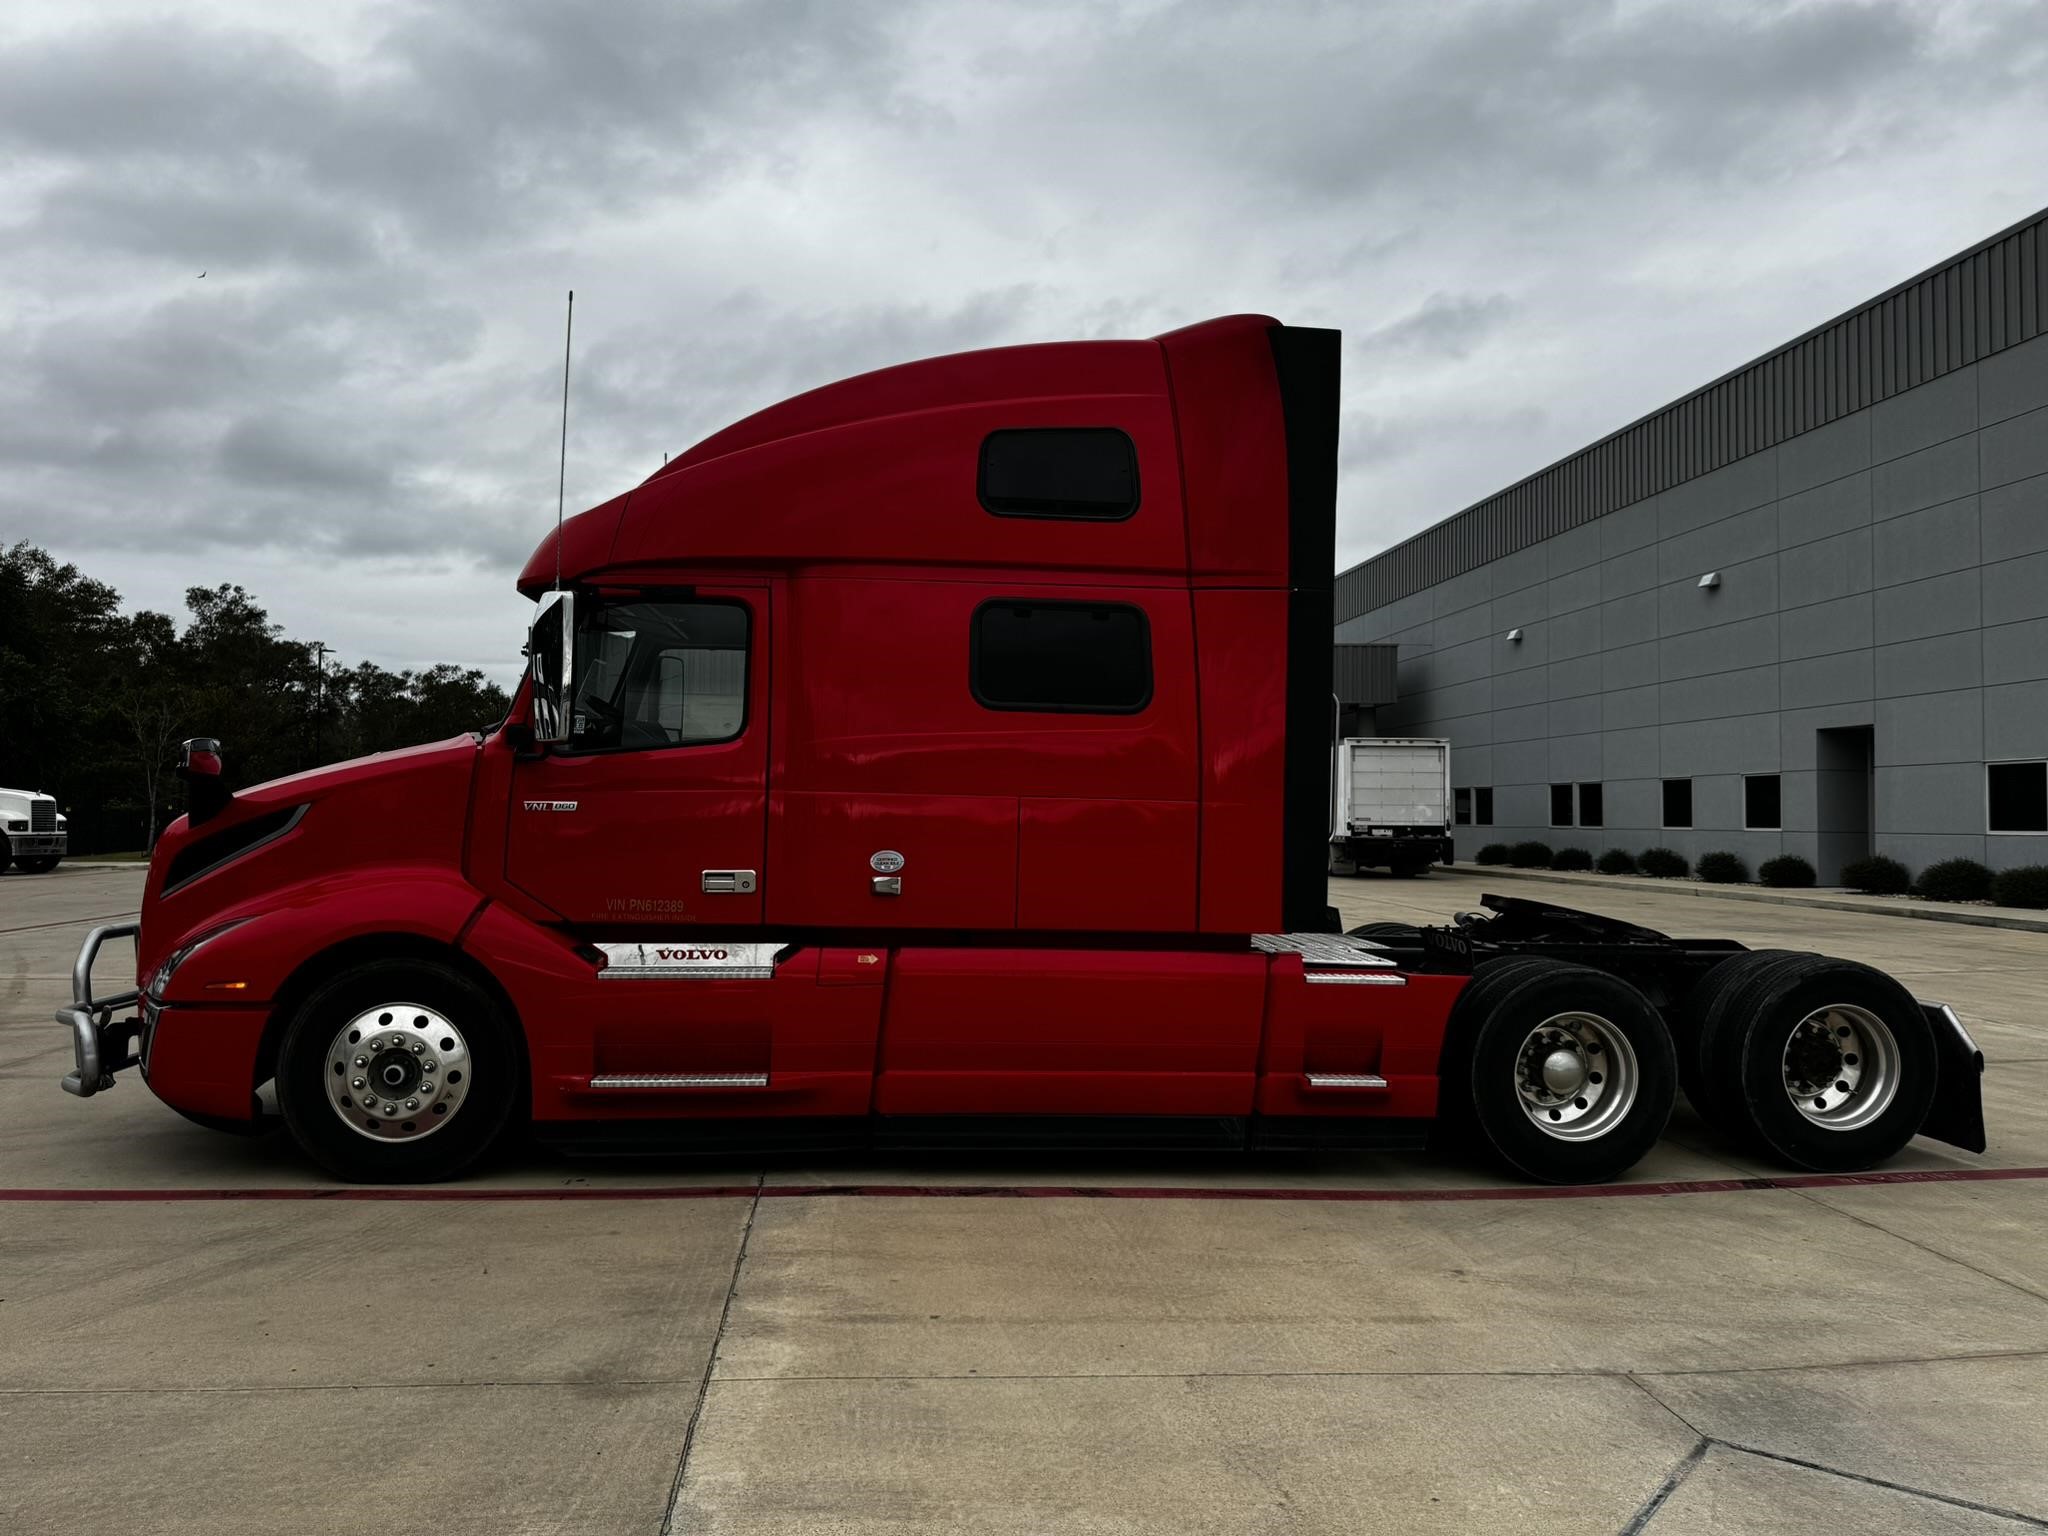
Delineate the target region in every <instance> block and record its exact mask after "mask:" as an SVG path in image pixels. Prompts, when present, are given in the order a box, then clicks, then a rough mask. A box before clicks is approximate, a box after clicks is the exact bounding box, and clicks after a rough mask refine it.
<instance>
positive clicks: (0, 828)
mask: <svg viewBox="0 0 2048 1536" xmlns="http://www.w3.org/2000/svg"><path fill="white" fill-rule="evenodd" d="M70 838H71V832H70V828H69V825H68V823H67V822H66V821H65V818H64V817H63V816H62V815H60V814H59V813H58V810H57V802H56V801H55V800H54V799H53V798H51V797H50V796H49V795H43V794H37V793H36V792H35V791H34V790H28V789H0V874H4V873H5V872H6V870H7V867H8V865H10V864H12V865H13V866H15V867H16V868H17V869H19V870H21V872H22V873H23V874H28V875H47V874H48V873H49V872H50V871H51V870H53V869H55V868H56V867H57V861H58V860H59V859H61V858H63V857H64V855H65V854H66V853H67V852H69V847H68V844H69V842H70Z"/></svg>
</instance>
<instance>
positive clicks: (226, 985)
mask: <svg viewBox="0 0 2048 1536" xmlns="http://www.w3.org/2000/svg"><path fill="white" fill-rule="evenodd" d="M206 990H207V991H209V992H246V991H248V990H249V983H247V982H246V981H209V982H208V983H207V984H206Z"/></svg>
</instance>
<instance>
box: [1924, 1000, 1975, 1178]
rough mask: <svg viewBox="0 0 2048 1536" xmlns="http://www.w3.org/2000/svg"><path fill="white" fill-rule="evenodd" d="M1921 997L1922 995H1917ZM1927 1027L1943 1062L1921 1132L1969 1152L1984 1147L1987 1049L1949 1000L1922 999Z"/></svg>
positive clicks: (1938, 1057) (1936, 1057)
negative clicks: (1978, 1044)
mask: <svg viewBox="0 0 2048 1536" xmlns="http://www.w3.org/2000/svg"><path fill="white" fill-rule="evenodd" d="M1915 1001H1918V999H1915ZM1920 1011H1921V1012H1922V1013H1923V1014H1925V1015H1926V1016H1927V1027H1928V1028H1929V1029H1930V1030H1932V1031H1933V1033H1934V1050H1935V1059H1936V1061H1937V1062H1938V1063H1939V1069H1938V1074H1937V1076H1936V1079H1935V1085H1934V1102H1933V1103H1932V1104H1931V1105H1929V1106H1928V1109H1927V1118H1926V1119H1925V1120H1923V1121H1922V1122H1921V1123H1920V1134H1921V1135H1922V1136H1927V1137H1931V1138H1932V1139H1933V1140H1935V1141H1945V1142H1947V1143H1948V1144H1949V1145H1950V1146H1952V1147H1961V1148H1962V1149H1963V1150H1964V1151H1965V1152H1982V1151H1983V1150H1984V1053H1983V1052H1982V1051H1980V1050H1979V1049H1977V1042H1976V1041H1975V1040H1972V1039H1971V1038H1970V1032H1969V1031H1968V1030H1967V1029H1965V1028H1963V1021H1962V1020H1961V1019H1959V1018H1957V1017H1956V1011H1955V1009H1953V1008H1951V1007H1949V1006H1948V1005H1947V1004H1946V1003H1928V1002H1922V1003H1920Z"/></svg>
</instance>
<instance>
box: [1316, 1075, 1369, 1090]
mask: <svg viewBox="0 0 2048 1536" xmlns="http://www.w3.org/2000/svg"><path fill="white" fill-rule="evenodd" d="M1308 1085H1309V1087H1311V1088H1384V1087H1386V1086H1387V1080H1386V1079H1385V1078H1384V1077H1376V1076H1374V1075H1373V1074H1372V1073H1370V1072H1311V1073H1309V1074H1308Z"/></svg>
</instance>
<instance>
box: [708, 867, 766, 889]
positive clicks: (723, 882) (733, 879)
mask: <svg viewBox="0 0 2048 1536" xmlns="http://www.w3.org/2000/svg"><path fill="white" fill-rule="evenodd" d="M703 889H704V894H705V895H707V896H751V895H752V894H753V893H754V872H753V871H752V870H751V869H707V870H705V871H704V885H703Z"/></svg>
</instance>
